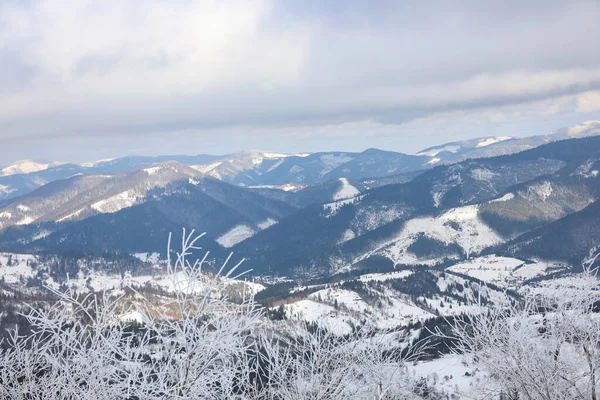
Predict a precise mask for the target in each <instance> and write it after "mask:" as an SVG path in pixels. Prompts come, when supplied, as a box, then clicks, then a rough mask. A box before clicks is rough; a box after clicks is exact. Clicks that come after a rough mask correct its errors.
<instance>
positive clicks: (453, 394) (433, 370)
mask: <svg viewBox="0 0 600 400" xmlns="http://www.w3.org/2000/svg"><path fill="white" fill-rule="evenodd" d="M408 371H409V373H410V374H411V375H412V376H414V377H415V378H417V379H418V378H423V379H426V381H427V384H428V385H429V386H431V387H434V388H435V389H436V390H437V391H439V392H443V393H445V394H447V395H448V396H450V398H451V399H456V400H462V399H465V400H466V399H476V398H480V397H477V395H476V391H477V387H478V386H479V383H480V379H481V377H480V375H481V373H479V371H476V370H474V369H473V368H471V367H469V366H468V365H467V364H466V363H464V362H463V357H462V356H459V355H455V354H448V355H444V356H442V357H440V358H437V359H435V360H430V361H419V362H416V363H412V364H408Z"/></svg>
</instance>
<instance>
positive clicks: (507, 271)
mask: <svg viewBox="0 0 600 400" xmlns="http://www.w3.org/2000/svg"><path fill="white" fill-rule="evenodd" d="M546 268H547V265H546V264H544V263H529V264H527V263H526V262H525V261H522V260H519V259H517V258H511V257H499V256H495V255H489V256H483V257H477V258H474V259H471V260H468V261H465V262H462V263H459V264H456V265H453V266H451V267H449V268H448V270H449V271H452V272H456V273H460V274H463V275H468V276H471V277H473V278H476V279H479V280H481V281H483V282H488V283H493V284H494V285H497V286H500V287H506V288H517V287H519V286H520V284H521V283H522V282H523V281H525V280H527V279H531V278H535V277H537V276H540V275H543V274H544V273H545V272H546Z"/></svg>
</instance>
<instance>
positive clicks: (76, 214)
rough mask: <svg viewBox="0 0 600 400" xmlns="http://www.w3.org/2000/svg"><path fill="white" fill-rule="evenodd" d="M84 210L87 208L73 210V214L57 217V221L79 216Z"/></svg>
mask: <svg viewBox="0 0 600 400" xmlns="http://www.w3.org/2000/svg"><path fill="white" fill-rule="evenodd" d="M83 210H85V209H84V208H81V209H79V210H77V211H75V212H72V213H71V214H68V215H65V216H64V217H62V218H59V219H57V220H56V222H63V221H66V220H68V219H71V218H74V217H76V216H78V215H79V214H81V212H82V211H83Z"/></svg>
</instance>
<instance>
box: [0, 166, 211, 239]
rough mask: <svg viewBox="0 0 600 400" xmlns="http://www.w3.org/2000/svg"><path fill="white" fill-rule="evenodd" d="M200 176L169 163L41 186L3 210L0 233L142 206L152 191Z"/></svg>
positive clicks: (0, 219)
mask: <svg viewBox="0 0 600 400" xmlns="http://www.w3.org/2000/svg"><path fill="white" fill-rule="evenodd" d="M200 175H201V174H200V173H199V172H198V171H196V170H194V169H192V168H190V167H188V166H186V165H183V164H181V163H177V162H167V163H163V164H159V165H158V166H155V167H149V168H145V169H141V170H138V171H134V172H130V173H121V174H113V175H76V176H73V177H71V178H69V179H66V180H57V181H53V182H51V183H49V184H48V185H45V186H42V187H41V188H39V189H36V190H34V191H33V192H30V193H28V194H26V195H24V196H22V197H19V198H17V199H14V201H13V202H12V203H11V204H10V205H8V206H7V207H4V208H0V229H3V228H6V227H8V226H12V225H25V224H32V223H40V222H48V221H55V222H63V221H68V220H70V221H76V220H81V219H84V218H87V217H90V216H92V215H95V214H102V213H114V212H116V211H119V210H120V209H122V208H126V207H131V206H132V205H134V204H138V203H140V202H143V201H144V199H145V197H146V194H147V193H148V191H150V190H151V189H154V188H157V187H164V186H166V185H168V184H169V183H171V182H175V181H178V180H182V179H191V178H198V177H199V176H200Z"/></svg>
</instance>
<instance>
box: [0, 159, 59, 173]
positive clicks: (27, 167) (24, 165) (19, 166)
mask: <svg viewBox="0 0 600 400" xmlns="http://www.w3.org/2000/svg"><path fill="white" fill-rule="evenodd" d="M61 164H65V163H62V162H51V163H50V162H37V161H33V160H20V161H16V162H14V163H12V164H10V165H7V166H6V167H4V168H2V170H0V176H9V175H16V174H29V173H31V172H38V171H44V170H46V169H48V168H50V167H55V166H57V165H61Z"/></svg>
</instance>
